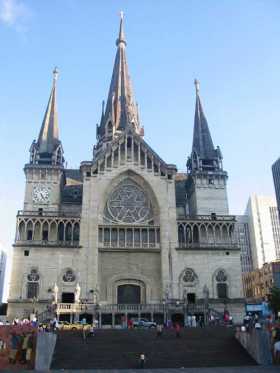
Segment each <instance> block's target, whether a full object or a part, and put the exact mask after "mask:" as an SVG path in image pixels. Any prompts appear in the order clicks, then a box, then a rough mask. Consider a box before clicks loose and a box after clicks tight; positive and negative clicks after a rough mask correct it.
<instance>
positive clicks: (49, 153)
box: [30, 67, 64, 165]
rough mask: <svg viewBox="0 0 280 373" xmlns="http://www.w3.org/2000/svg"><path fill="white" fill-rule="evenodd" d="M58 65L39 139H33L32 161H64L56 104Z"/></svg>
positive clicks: (55, 162) (48, 162)
mask: <svg viewBox="0 0 280 373" xmlns="http://www.w3.org/2000/svg"><path fill="white" fill-rule="evenodd" d="M57 79H58V69H57V67H55V68H54V70H53V83H52V89H51V94H50V98H49V101H48V105H47V108H46V112H45V115H44V119H43V122H42V125H41V129H40V133H39V136H38V140H37V142H36V141H33V143H32V146H31V149H30V153H31V160H30V162H31V163H38V164H60V165H62V164H63V162H64V159H63V149H62V145H61V141H60V140H59V128H58V116H57V105H56V84H57Z"/></svg>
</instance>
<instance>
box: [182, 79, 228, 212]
mask: <svg viewBox="0 0 280 373" xmlns="http://www.w3.org/2000/svg"><path fill="white" fill-rule="evenodd" d="M194 84H195V90H196V104H195V116H194V132H193V144H192V152H191V155H190V157H189V158H188V161H187V169H188V180H187V198H188V205H189V213H190V215H191V216H195V215H211V214H218V215H227V214H228V200H227V190H226V182H227V178H228V176H227V172H226V171H224V170H223V163H222V159H223V157H222V153H221V150H220V148H219V147H218V146H217V148H214V145H213V141H212V138H211V134H210V130H209V127H208V123H207V119H206V116H205V114H204V111H203V108H202V103H201V99H200V93H199V82H198V80H195V81H194Z"/></svg>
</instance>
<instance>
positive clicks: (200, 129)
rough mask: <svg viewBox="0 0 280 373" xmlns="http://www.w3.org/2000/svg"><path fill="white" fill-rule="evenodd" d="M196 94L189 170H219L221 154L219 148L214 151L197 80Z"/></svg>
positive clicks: (195, 82)
mask: <svg viewBox="0 0 280 373" xmlns="http://www.w3.org/2000/svg"><path fill="white" fill-rule="evenodd" d="M194 85H195V92H196V103H195V115H194V131H193V144H192V154H191V157H190V158H189V160H188V164H187V165H188V168H189V169H190V170H193V169H197V170H198V169H199V170H204V171H205V170H209V171H210V170H217V169H219V168H221V160H222V154H221V151H220V148H219V147H217V148H216V149H215V147H214V144H213V141H212V137H211V134H210V130H209V127H208V122H207V119H206V116H205V114H204V111H203V107H202V103H201V99H200V93H199V91H200V83H199V81H198V80H197V79H195V81H194Z"/></svg>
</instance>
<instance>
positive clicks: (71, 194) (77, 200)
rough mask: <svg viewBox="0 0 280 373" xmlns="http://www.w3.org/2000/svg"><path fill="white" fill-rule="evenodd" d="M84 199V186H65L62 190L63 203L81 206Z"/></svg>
mask: <svg viewBox="0 0 280 373" xmlns="http://www.w3.org/2000/svg"><path fill="white" fill-rule="evenodd" d="M82 198H83V185H65V186H64V188H63V189H62V203H71V204H74V205H80V204H81V203H82Z"/></svg>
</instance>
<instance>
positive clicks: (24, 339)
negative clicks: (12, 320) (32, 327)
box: [20, 334, 30, 364]
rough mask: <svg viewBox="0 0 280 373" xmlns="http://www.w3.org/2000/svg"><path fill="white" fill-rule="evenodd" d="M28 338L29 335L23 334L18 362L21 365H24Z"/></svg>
mask: <svg viewBox="0 0 280 373" xmlns="http://www.w3.org/2000/svg"><path fill="white" fill-rule="evenodd" d="M29 337H30V334H23V342H22V346H21V359H20V362H21V363H22V364H25V363H26V351H27V347H28V341H29Z"/></svg>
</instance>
